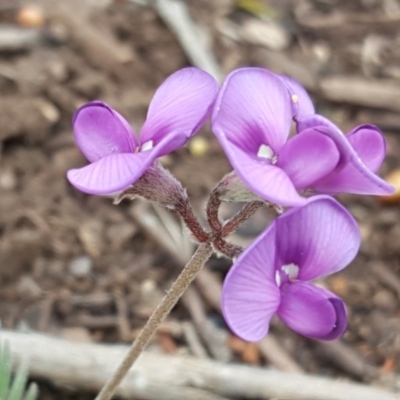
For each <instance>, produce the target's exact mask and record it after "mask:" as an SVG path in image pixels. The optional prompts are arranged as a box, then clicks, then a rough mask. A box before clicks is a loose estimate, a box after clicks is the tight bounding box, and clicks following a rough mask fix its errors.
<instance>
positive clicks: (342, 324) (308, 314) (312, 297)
mask: <svg viewBox="0 0 400 400" xmlns="http://www.w3.org/2000/svg"><path fill="white" fill-rule="evenodd" d="M327 292H328V291H326V290H324V289H321V288H319V287H317V286H314V285H311V284H309V283H306V282H295V283H286V284H284V285H282V287H281V304H280V306H279V309H278V311H277V313H278V316H279V317H280V318H281V319H282V321H283V322H285V324H286V325H288V326H289V327H290V328H291V329H293V330H294V331H296V332H297V333H300V334H301V335H304V336H307V337H310V338H313V339H320V340H332V339H336V338H337V337H339V336H341V335H342V334H343V332H344V330H345V329H346V311H345V308H344V304H343V302H342V301H341V300H340V299H338V298H337V297H336V296H335V295H333V294H332V298H329V297H328V296H327ZM328 293H329V292H328Z"/></svg>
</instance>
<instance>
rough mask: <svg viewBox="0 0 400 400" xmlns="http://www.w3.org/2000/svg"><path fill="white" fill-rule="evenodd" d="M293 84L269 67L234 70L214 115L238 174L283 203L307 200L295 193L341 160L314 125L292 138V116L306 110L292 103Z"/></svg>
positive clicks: (296, 99)
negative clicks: (271, 70)
mask: <svg viewBox="0 0 400 400" xmlns="http://www.w3.org/2000/svg"><path fill="white" fill-rule="evenodd" d="M293 82H294V81H292V85H295V83H293ZM292 85H291V81H290V80H288V79H286V78H283V77H281V76H278V75H276V74H273V73H272V72H270V71H267V70H265V69H261V68H243V69H239V70H236V71H234V72H232V73H231V74H230V75H229V76H228V77H227V78H226V80H225V82H224V84H223V86H222V88H221V90H220V92H219V95H218V97H217V100H216V103H215V107H214V113H213V118H212V119H213V123H212V127H213V132H214V133H215V135H216V136H217V138H218V140H219V141H220V143H221V145H222V146H223V148H224V150H225V152H226V154H227V156H228V158H229V160H230V162H231V164H232V166H233V168H234V169H235V171H236V173H237V174H238V175H239V176H240V178H241V179H242V180H243V181H244V182H245V183H246V184H247V186H248V187H249V188H250V189H251V190H252V191H253V192H254V193H256V194H257V195H258V196H260V197H262V198H264V199H266V200H269V201H271V202H272V203H277V204H280V205H283V206H299V205H302V204H305V202H306V199H305V198H304V197H302V196H300V195H299V194H298V192H297V191H298V190H302V189H306V188H309V187H310V186H312V184H313V183H314V182H317V181H319V180H320V179H322V178H323V177H324V176H326V175H327V174H329V173H330V172H331V171H332V170H333V169H334V168H335V167H336V165H337V163H338V161H339V158H340V154H339V151H338V149H337V148H336V145H335V143H334V141H333V140H332V139H331V138H329V137H328V136H325V135H321V134H320V133H319V132H316V131H314V130H313V129H309V130H307V131H305V132H303V133H302V134H301V135H296V136H295V137H293V138H292V139H290V140H288V136H289V131H290V126H291V123H292V117H295V116H299V115H307V114H308V112H307V109H303V108H301V109H299V108H298V107H297V105H296V106H294V105H293V103H295V104H297V103H298V102H299V99H300V98H299V97H298V95H294V94H292V93H291V92H290V90H289V89H290V88H291V87H293V86H292ZM297 85H298V84H297ZM303 91H304V90H303ZM301 95H303V93H302V94H301ZM293 96H297V97H293ZM304 96H306V93H305V91H304ZM306 98H307V99H308V96H306ZM310 104H311V106H310ZM310 104H309V105H308V107H312V103H311V102H310ZM313 110H314V109H313V108H312V109H311V110H310V112H313ZM300 111H301V113H300ZM299 113H300V114H299Z"/></svg>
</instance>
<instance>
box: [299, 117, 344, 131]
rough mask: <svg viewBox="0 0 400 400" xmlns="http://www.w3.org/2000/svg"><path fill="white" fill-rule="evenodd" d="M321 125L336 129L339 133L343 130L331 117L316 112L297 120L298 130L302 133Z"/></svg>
mask: <svg viewBox="0 0 400 400" xmlns="http://www.w3.org/2000/svg"><path fill="white" fill-rule="evenodd" d="M319 126H325V127H328V128H330V129H332V130H334V131H336V132H337V133H338V134H339V133H340V134H342V135H343V132H342V131H341V130H340V129H339V128H338V127H337V126H336V125H335V124H334V123H333V122H331V121H329V119H327V118H325V117H323V116H322V115H319V114H314V115H308V116H304V117H302V118H301V119H299V120H298V121H297V125H296V128H297V132H298V133H301V132H303V131H305V130H307V129H309V128H316V127H319Z"/></svg>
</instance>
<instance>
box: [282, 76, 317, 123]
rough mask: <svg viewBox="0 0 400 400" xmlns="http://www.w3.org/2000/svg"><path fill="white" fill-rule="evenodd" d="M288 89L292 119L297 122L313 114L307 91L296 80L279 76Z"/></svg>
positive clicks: (313, 109)
mask: <svg viewBox="0 0 400 400" xmlns="http://www.w3.org/2000/svg"><path fill="white" fill-rule="evenodd" d="M279 77H280V78H281V79H282V80H283V81H284V82H285V84H286V85H287V86H288V88H289V92H290V93H291V96H292V112H293V119H294V120H296V121H297V120H299V119H301V118H304V117H306V116H308V115H311V114H315V108H314V104H313V102H312V100H311V98H310V96H309V95H308V93H307V91H306V90H305V89H304V88H303V86H301V85H300V83H299V82H297V81H296V79H293V78H291V77H289V76H286V75H279Z"/></svg>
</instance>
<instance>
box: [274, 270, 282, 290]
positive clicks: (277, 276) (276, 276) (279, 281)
mask: <svg viewBox="0 0 400 400" xmlns="http://www.w3.org/2000/svg"><path fill="white" fill-rule="evenodd" d="M275 282H276V284H277V285H278V287H281V285H282V278H281V274H280V273H279V271H276V272H275Z"/></svg>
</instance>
